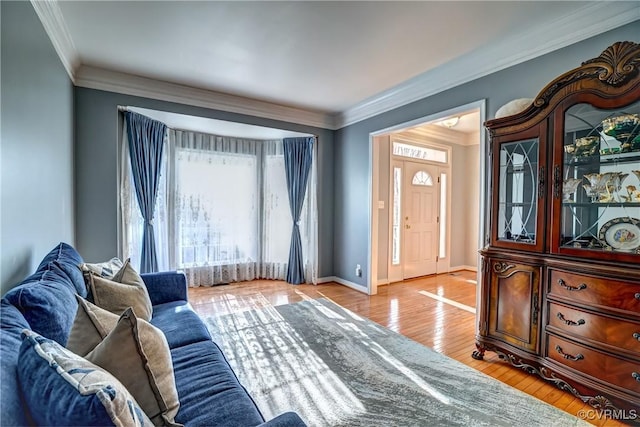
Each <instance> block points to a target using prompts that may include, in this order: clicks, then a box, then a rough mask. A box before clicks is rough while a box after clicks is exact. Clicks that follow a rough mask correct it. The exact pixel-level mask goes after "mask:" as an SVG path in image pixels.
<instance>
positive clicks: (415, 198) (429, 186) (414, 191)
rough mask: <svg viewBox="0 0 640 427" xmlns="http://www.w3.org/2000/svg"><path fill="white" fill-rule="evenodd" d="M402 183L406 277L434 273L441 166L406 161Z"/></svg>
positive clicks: (436, 261)
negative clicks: (439, 167) (439, 172)
mask: <svg viewBox="0 0 640 427" xmlns="http://www.w3.org/2000/svg"><path fill="white" fill-rule="evenodd" d="M403 184H404V185H403V187H404V188H405V191H404V197H403V201H402V202H403V203H402V204H403V209H402V211H403V214H402V215H403V221H402V223H403V230H404V231H403V237H404V239H402V240H403V241H404V243H403V245H402V246H403V252H404V255H403V256H402V260H403V262H402V264H403V277H404V278H405V279H410V278H413V277H418V276H426V275H428V274H435V273H436V272H437V263H438V257H437V255H438V206H439V188H440V186H439V185H438V167H437V166H430V165H427V164H424V163H416V162H408V161H406V162H404V183H403Z"/></svg>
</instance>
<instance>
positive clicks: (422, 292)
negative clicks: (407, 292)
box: [418, 291, 476, 314]
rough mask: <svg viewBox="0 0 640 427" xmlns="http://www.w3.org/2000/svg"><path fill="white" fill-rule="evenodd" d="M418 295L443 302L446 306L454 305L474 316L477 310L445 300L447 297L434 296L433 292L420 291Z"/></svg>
mask: <svg viewBox="0 0 640 427" xmlns="http://www.w3.org/2000/svg"><path fill="white" fill-rule="evenodd" d="M418 293H419V294H420V295H424V296H426V297H429V298H433V299H434V300H436V301H440V302H443V303H445V304H449V305H452V306H454V307H457V308H460V309H462V310H465V311H468V312H469V313H473V314H475V313H476V309H475V308H473V307H469V306H468V305H464V304H460V303H459V302H457V301H454V300H450V299H449V298H445V297H443V296H441V295H436V294H432V293H431V292H427V291H418Z"/></svg>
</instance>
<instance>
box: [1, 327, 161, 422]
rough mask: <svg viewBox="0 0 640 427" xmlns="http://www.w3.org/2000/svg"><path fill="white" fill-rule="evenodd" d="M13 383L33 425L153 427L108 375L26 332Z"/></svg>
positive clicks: (62, 348) (57, 345) (133, 401)
mask: <svg viewBox="0 0 640 427" xmlns="http://www.w3.org/2000/svg"><path fill="white" fill-rule="evenodd" d="M18 381H19V382H20V385H21V388H22V390H23V391H24V395H25V401H26V403H27V406H28V407H29V410H30V413H31V415H32V417H33V420H34V421H35V423H36V424H37V425H50V426H54V425H66V426H87V425H95V426H112V425H127V426H151V425H152V424H151V421H150V420H149V418H148V417H147V416H146V415H145V414H144V413H143V412H142V410H141V409H140V408H139V406H138V405H137V403H136V401H135V399H133V397H131V395H130V394H129V392H128V391H127V390H126V389H125V388H124V386H123V385H122V384H121V383H120V382H119V381H118V380H117V379H115V378H114V377H113V376H112V375H111V374H109V373H108V372H106V371H105V370H103V369H101V368H99V367H97V366H95V365H93V364H92V363H91V362H88V361H87V360H85V359H83V358H82V357H80V356H78V355H75V354H73V353H72V352H70V351H69V350H67V349H65V348H64V347H62V346H60V345H59V344H58V343H56V342H54V341H51V340H49V339H46V338H44V337H42V336H40V335H38V334H36V333H34V332H32V331H28V330H25V331H24V340H23V342H22V345H21V347H20V355H19V361H18ZM4 421H5V420H3V422H4Z"/></svg>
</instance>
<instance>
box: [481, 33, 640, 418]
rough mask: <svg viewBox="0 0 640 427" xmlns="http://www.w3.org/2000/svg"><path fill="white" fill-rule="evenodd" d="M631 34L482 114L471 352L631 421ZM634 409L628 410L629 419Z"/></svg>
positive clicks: (639, 330)
mask: <svg viewBox="0 0 640 427" xmlns="http://www.w3.org/2000/svg"><path fill="white" fill-rule="evenodd" d="M639 68H640V45H639V44H636V43H633V42H619V43H615V44H614V45H612V46H610V47H609V48H607V49H606V50H605V51H604V52H602V54H601V55H600V56H599V57H597V58H595V59H591V60H589V61H586V62H584V63H583V64H582V66H580V67H578V68H575V69H573V70H571V71H569V72H567V73H565V74H563V75H562V76H560V77H558V78H557V79H555V80H554V81H552V82H551V83H550V84H549V85H548V86H547V87H545V88H544V89H543V90H542V91H541V92H540V94H539V95H538V96H537V97H536V98H535V100H534V102H533V104H532V105H530V106H529V107H528V108H527V109H526V110H524V111H522V112H520V113H518V114H515V115H513V116H508V117H502V118H497V119H494V120H490V121H488V122H486V124H485V126H486V127H487V129H488V130H489V132H490V136H491V143H490V154H489V158H490V164H491V166H490V168H491V169H490V170H491V177H490V180H491V185H490V186H489V188H490V199H491V205H490V224H489V229H490V236H488V242H487V243H488V244H487V246H486V247H485V248H484V249H483V250H482V251H481V255H482V263H481V270H482V273H481V282H480V290H479V292H480V300H479V303H478V329H477V334H476V347H477V351H475V352H474V353H473V355H472V356H473V357H474V358H476V359H479V360H481V359H482V358H483V356H484V353H485V351H493V352H496V353H497V354H498V355H499V356H500V358H501V359H503V360H505V361H507V362H509V363H511V364H512V365H514V366H516V367H519V368H522V369H524V370H526V371H527V372H529V373H532V374H537V375H539V376H541V377H542V378H544V379H545V380H548V381H551V382H553V383H555V384H556V385H557V386H558V387H560V388H561V389H563V390H566V391H568V392H570V393H572V394H573V395H575V396H576V397H578V398H580V399H582V400H583V401H584V402H587V403H589V404H591V405H593V406H594V407H596V408H600V409H609V410H630V409H633V410H635V411H634V412H629V413H631V414H633V413H637V414H639V415H638V417H639V418H638V419H636V420H635V422H640V70H639ZM632 422H634V421H632Z"/></svg>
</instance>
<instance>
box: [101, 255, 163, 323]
mask: <svg viewBox="0 0 640 427" xmlns="http://www.w3.org/2000/svg"><path fill="white" fill-rule="evenodd" d="M88 279H89V282H88V285H89V289H90V290H91V295H92V296H93V302H94V303H95V304H96V305H97V306H98V307H101V308H104V309H105V310H108V311H110V312H112V313H115V314H117V315H118V316H119V315H121V314H122V313H124V311H125V310H126V309H127V308H129V307H132V308H133V311H134V312H135V314H136V316H138V317H140V318H141V319H144V320H146V321H149V320H151V316H152V314H153V306H152V305H151V299H150V298H149V292H148V291H147V287H146V285H145V284H144V281H143V280H142V278H141V277H140V275H139V274H138V273H137V272H136V271H135V270H134V269H133V267H132V266H131V263H130V262H129V260H127V261H126V262H125V263H124V266H123V267H122V268H121V269H120V270H119V271H118V272H117V273H116V274H115V276H113V280H109V279H105V278H103V277H100V276H98V275H96V274H90V275H88Z"/></svg>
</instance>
